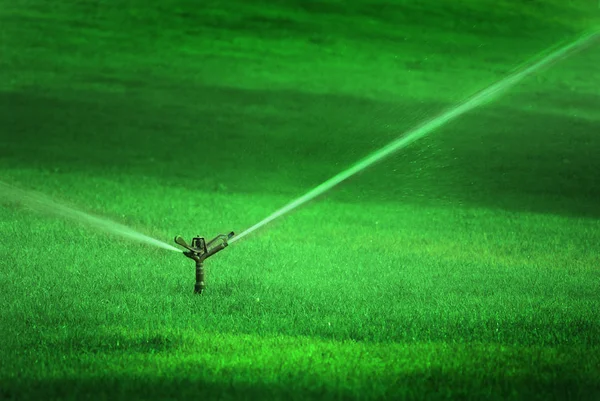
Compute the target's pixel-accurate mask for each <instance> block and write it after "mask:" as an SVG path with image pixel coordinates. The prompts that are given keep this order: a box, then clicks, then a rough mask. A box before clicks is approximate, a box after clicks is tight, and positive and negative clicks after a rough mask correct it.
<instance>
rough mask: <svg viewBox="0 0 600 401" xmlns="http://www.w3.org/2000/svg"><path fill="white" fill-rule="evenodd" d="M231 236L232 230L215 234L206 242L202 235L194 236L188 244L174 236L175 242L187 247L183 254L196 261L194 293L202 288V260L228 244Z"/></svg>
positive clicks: (232, 234)
mask: <svg viewBox="0 0 600 401" xmlns="http://www.w3.org/2000/svg"><path fill="white" fill-rule="evenodd" d="M233 236H234V233H233V231H232V232H230V233H229V234H221V235H217V236H216V237H215V238H213V239H211V240H210V241H208V242H206V240H205V239H204V237H194V238H192V243H191V245H188V243H187V242H185V240H184V239H183V237H181V236H180V235H178V236H177V237H175V243H176V244H177V245H181V246H182V247H184V248H185V249H187V251H184V252H183V254H184V255H185V256H187V257H188V258H190V259H193V260H194V261H195V262H196V285H195V286H194V294H202V291H203V290H204V260H206V258H209V257H211V256H212V255H214V254H215V253H217V252H219V251H222V250H223V249H225V248H226V247H227V245H228V243H227V241H229V239H231V237H233Z"/></svg>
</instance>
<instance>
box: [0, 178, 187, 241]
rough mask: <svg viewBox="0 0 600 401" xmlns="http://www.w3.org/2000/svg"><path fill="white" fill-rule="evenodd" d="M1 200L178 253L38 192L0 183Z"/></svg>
mask: <svg viewBox="0 0 600 401" xmlns="http://www.w3.org/2000/svg"><path fill="white" fill-rule="evenodd" d="M3 199H7V200H8V201H11V202H15V203H17V204H21V205H23V206H25V207H27V208H28V209H30V210H35V211H37V212H39V213H44V214H51V215H55V216H58V217H62V218H66V219H69V220H73V221H76V222H79V223H83V224H87V225H88V226H90V227H93V228H95V229H97V230H100V231H104V232H107V233H111V234H114V235H118V236H121V237H124V238H127V239H130V240H132V241H137V242H141V243H144V244H147V245H152V246H156V247H159V248H162V249H167V250H169V251H175V252H179V249H177V248H175V247H174V246H171V245H169V244H167V243H165V242H163V241H160V240H157V239H156V238H152V237H149V236H147V235H144V234H142V233H140V232H137V231H136V230H134V229H132V228H130V227H127V226H125V225H123V224H120V223H117V222H115V221H112V220H109V219H105V218H103V217H99V216H94V215H92V214H89V213H85V212H82V211H81V210H77V209H75V208H73V207H70V206H66V205H64V204H62V203H58V202H56V201H55V200H53V199H51V198H49V197H48V196H46V195H44V194H41V193H39V192H36V191H29V190H25V189H21V188H17V187H14V186H12V185H10V184H7V183H5V182H2V181H0V201H2V200H3Z"/></svg>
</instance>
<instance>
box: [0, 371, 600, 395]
mask: <svg viewBox="0 0 600 401" xmlns="http://www.w3.org/2000/svg"><path fill="white" fill-rule="evenodd" d="M198 370H199V373H197V374H194V375H188V374H182V376H181V377H163V378H161V377H156V376H154V377H149V376H138V375H136V376H132V375H119V374H115V375H110V374H107V373H105V372H95V373H93V374H97V375H98V376H99V377H97V378H87V377H85V376H84V375H83V374H82V376H81V377H79V378H78V377H75V378H69V379H64V378H57V379H41V380H28V379H19V380H18V381H13V382H11V383H8V384H7V385H4V386H2V389H1V390H0V397H1V399H3V400H15V401H16V400H23V401H24V400H41V399H46V400H81V399H92V400H135V399H143V400H174V399H202V400H206V399H219V400H223V399H226V400H227V399H235V400H261V399H262V400H377V399H388V400H389V399H403V400H483V399H485V400H528V401H534V400H544V401H551V400H579V401H587V400H589V401H595V400H598V397H600V384H599V383H598V381H597V380H592V379H591V378H589V377H588V378H585V377H577V376H575V375H573V374H569V373H567V372H565V373H566V375H562V376H560V377H559V378H554V379H553V380H548V378H544V375H542V374H540V375H539V376H532V375H528V374H514V375H512V374H509V375H507V376H508V377H498V376H497V375H494V374H493V373H490V372H472V374H461V373H459V372H442V371H441V370H437V369H436V370H431V371H427V372H415V373H406V374H402V375H399V376H397V377H393V376H390V375H389V374H385V373H384V374H382V375H381V377H378V376H372V377H369V378H362V381H360V382H358V383H357V382H356V381H355V380H356V378H339V379H340V381H337V382H336V381H335V380H333V381H332V382H328V381H327V380H326V379H325V378H323V377H319V376H317V375H314V374H311V373H309V372H307V373H306V374H302V373H300V372H298V373H290V374H286V375H282V376H279V377H277V376H272V377H247V376H244V372H236V374H234V375H230V374H231V372H228V371H226V370H224V371H223V373H222V374H221V375H216V376H213V377H206V376H203V375H202V367H201V366H198ZM198 376H200V377H198ZM511 376H512V377H511ZM253 379H254V380H256V381H253ZM344 379H350V380H352V379H354V380H352V381H348V382H344Z"/></svg>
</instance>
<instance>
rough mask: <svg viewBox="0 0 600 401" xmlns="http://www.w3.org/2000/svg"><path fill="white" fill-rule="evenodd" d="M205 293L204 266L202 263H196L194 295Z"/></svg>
mask: <svg viewBox="0 0 600 401" xmlns="http://www.w3.org/2000/svg"><path fill="white" fill-rule="evenodd" d="M202 291H204V266H203V264H202V262H196V284H195V285H194V294H202Z"/></svg>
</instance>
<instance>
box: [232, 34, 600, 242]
mask: <svg viewBox="0 0 600 401" xmlns="http://www.w3.org/2000/svg"><path fill="white" fill-rule="evenodd" d="M598 39H600V32H592V33H587V34H585V35H582V36H581V37H579V38H578V39H577V40H575V41H573V42H571V43H569V44H567V45H565V46H562V47H560V48H558V49H556V47H554V48H553V49H551V50H549V51H547V52H546V56H545V57H542V58H541V59H539V60H538V61H537V62H531V61H530V62H528V63H525V65H522V66H520V67H519V68H517V69H516V70H515V71H514V72H512V73H511V74H509V75H508V76H506V77H505V78H503V79H501V80H499V81H497V82H495V83H493V84H492V85H490V86H488V87H487V88H485V89H483V90H482V91H480V92H478V93H476V94H475V95H473V96H471V97H469V98H467V99H466V100H464V101H462V102H461V103H459V104H458V105H456V106H454V107H452V108H451V109H449V110H447V111H445V112H443V113H441V114H440V115H438V116H437V117H433V118H431V119H429V120H427V121H425V122H424V123H422V124H420V125H419V126H417V127H416V128H414V129H412V130H410V131H408V132H406V133H405V134H403V135H401V136H400V137H399V138H397V139H396V140H394V141H392V142H390V143H389V144H388V145H386V146H384V147H383V148H381V149H379V150H376V151H375V152H373V153H371V154H370V155H368V156H366V157H365V158H363V159H362V160H359V161H358V162H357V163H355V164H354V165H352V166H351V167H349V168H348V169H346V170H344V171H342V172H341V173H338V174H337V175H335V176H333V177H331V178H330V179H329V180H327V181H325V182H323V183H322V184H320V185H318V186H316V187H315V188H313V189H311V190H310V191H308V192H307V193H306V194H304V195H302V196H300V197H299V198H297V199H296V200H294V201H292V202H290V203H288V204H287V205H285V206H283V207H282V208H281V209H279V210H277V211H275V212H274V213H272V214H271V215H269V216H267V217H266V218H264V219H263V220H262V221H259V222H258V223H256V224H255V225H253V226H252V227H250V228H248V229H246V230H244V231H243V232H241V233H240V234H238V235H237V236H236V237H235V238H233V239H232V240H231V241H230V242H231V243H233V242H234V241H237V240H240V239H242V238H243V237H245V236H246V235H248V234H250V233H251V232H253V231H255V230H257V229H259V228H260V227H262V226H264V225H265V224H267V223H269V222H271V221H273V220H275V219H276V218H278V217H281V216H283V215H284V214H286V213H288V212H290V211H292V210H293V209H295V208H297V207H298V206H300V205H302V204H304V203H306V202H308V201H310V200H312V199H313V198H315V197H317V196H319V195H321V194H322V193H324V192H326V191H328V190H330V189H331V188H333V187H334V186H336V185H337V184H339V183H341V182H342V181H344V180H346V179H347V178H349V177H351V176H353V175H354V174H356V173H358V172H360V171H362V170H364V169H366V168H367V167H369V166H371V165H373V164H374V163H376V162H378V161H380V160H382V159H383V158H385V157H387V156H389V155H390V154H392V153H394V152H396V151H397V150H400V149H402V148H405V147H406V146H408V145H410V144H411V143H413V142H415V141H416V140H418V139H421V138H423V137H425V136H426V135H428V134H429V133H431V132H432V131H434V130H436V129H438V128H440V127H441V126H443V125H446V124H447V123H449V122H450V121H452V120H454V119H456V118H457V117H459V116H461V115H463V114H465V113H467V112H469V111H471V110H473V109H474V108H476V107H479V106H481V105H482V104H484V103H486V102H488V101H490V100H492V99H494V98H495V97H496V96H498V95H499V94H500V93H501V92H503V91H505V90H507V89H509V88H511V87H513V86H514V85H516V84H517V83H518V82H520V81H521V80H522V79H523V78H525V77H527V76H528V75H531V74H532V73H534V72H536V71H537V70H539V69H541V68H544V67H548V66H549V65H551V64H552V63H554V62H556V61H558V60H560V59H561V58H563V57H565V56H568V55H571V54H572V53H574V52H575V51H579V50H581V49H582V48H583V47H585V46H586V45H590V44H591V43H592V42H593V41H595V40H596V41H597V40H598ZM538 57H539V56H538ZM538 57H536V58H538Z"/></svg>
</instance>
